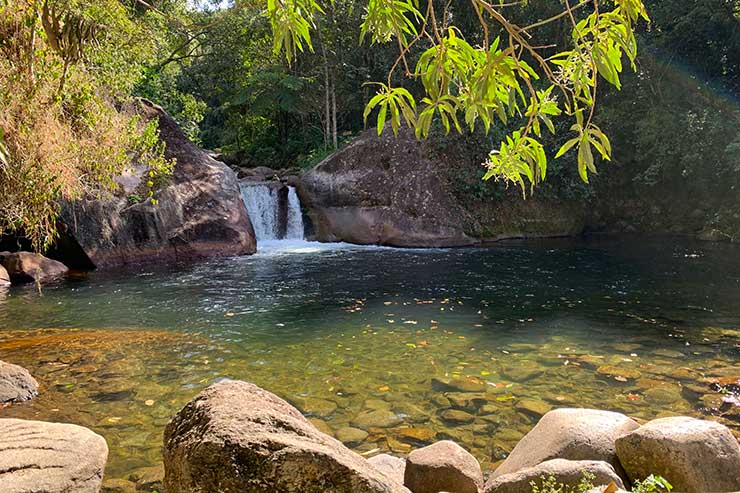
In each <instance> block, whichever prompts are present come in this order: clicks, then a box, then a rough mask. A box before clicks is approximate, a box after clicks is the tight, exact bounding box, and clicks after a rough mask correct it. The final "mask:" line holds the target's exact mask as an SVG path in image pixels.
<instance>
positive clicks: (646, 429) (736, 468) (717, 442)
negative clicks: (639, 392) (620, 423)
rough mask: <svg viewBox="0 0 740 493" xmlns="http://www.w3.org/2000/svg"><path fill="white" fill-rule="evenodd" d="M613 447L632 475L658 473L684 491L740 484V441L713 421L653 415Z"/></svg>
mask: <svg viewBox="0 0 740 493" xmlns="http://www.w3.org/2000/svg"><path fill="white" fill-rule="evenodd" d="M616 450H617V455H618V456H619V460H620V462H621V463H622V466H623V467H624V470H625V471H626V472H627V475H628V476H629V478H630V480H632V481H635V480H643V479H645V478H646V477H647V476H649V475H650V474H657V475H660V476H663V477H664V478H666V479H667V480H668V481H669V482H670V483H671V484H672V485H673V486H674V488H675V490H676V491H682V492H685V493H699V492H707V491H713V492H729V491H738V490H740V445H738V443H737V440H736V439H735V437H734V436H733V435H732V432H730V430H729V429H728V428H726V427H725V426H722V425H721V424H719V423H715V422H713V421H705V420H700V419H694V418H689V417H684V416H678V417H671V418H661V419H655V420H653V421H650V422H648V423H646V424H645V425H643V426H641V427H640V428H638V429H637V430H635V431H633V432H631V433H629V434H627V435H625V436H622V437H620V438H618V439H617V441H616Z"/></svg>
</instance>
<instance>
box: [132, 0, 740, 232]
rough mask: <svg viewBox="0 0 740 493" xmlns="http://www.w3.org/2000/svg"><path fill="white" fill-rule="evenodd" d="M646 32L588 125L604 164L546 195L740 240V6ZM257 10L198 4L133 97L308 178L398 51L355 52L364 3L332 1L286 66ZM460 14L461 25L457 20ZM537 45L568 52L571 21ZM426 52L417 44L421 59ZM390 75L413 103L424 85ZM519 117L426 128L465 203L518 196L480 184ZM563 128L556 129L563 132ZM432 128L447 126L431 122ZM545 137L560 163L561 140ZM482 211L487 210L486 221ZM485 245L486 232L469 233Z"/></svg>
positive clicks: (673, 12) (676, 4)
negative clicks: (464, 130) (594, 127)
mask: <svg viewBox="0 0 740 493" xmlns="http://www.w3.org/2000/svg"><path fill="white" fill-rule="evenodd" d="M645 4H646V7H647V8H648V11H649V14H650V18H651V21H652V22H651V23H650V24H649V25H645V24H641V25H639V28H638V29H639V32H638V40H639V43H640V51H639V56H638V64H637V71H636V72H634V73H633V72H631V71H629V70H627V72H626V74H625V79H624V81H623V82H624V83H623V87H622V89H621V90H616V89H614V88H609V89H608V90H607V91H606V92H605V94H603V95H602V99H601V101H600V105H599V106H598V107H597V114H596V122H597V123H598V124H599V126H601V127H602V128H603V129H604V131H605V132H606V133H607V134H608V135H610V137H611V138H612V140H613V148H614V149H615V152H614V156H613V162H612V163H611V164H608V165H607V164H602V165H601V166H600V168H599V169H600V172H601V174H600V175H599V176H598V177H596V179H595V180H592V185H586V184H584V183H583V182H582V181H581V180H580V179H579V178H578V174H577V172H576V165H575V157H574V156H568V155H566V156H565V157H563V158H561V159H559V160H555V161H553V162H552V163H551V165H550V169H551V171H550V172H549V173H548V180H547V182H546V183H545V184H544V186H542V187H541V190H539V191H538V192H537V193H538V194H539V195H540V198H543V199H545V200H551V201H552V200H556V201H560V202H563V201H573V202H579V203H581V204H588V205H587V206H586V207H588V208H590V209H591V210H592V211H594V214H596V215H597V216H598V217H596V218H591V219H589V220H588V222H590V223H592V224H591V227H593V228H595V229H599V228H611V229H617V230H626V231H632V230H640V231H651V230H655V231H660V232H685V231H687V230H688V231H691V230H695V231H699V230H705V231H706V232H707V235H709V236H712V235H714V236H715V237H717V239H721V238H725V239H727V238H734V237H736V236H737V233H738V231H740V227H738V225H739V224H740V209H739V208H738V206H737V205H733V204H734V203H736V202H737V200H734V199H733V197H737V196H738V195H737V194H738V186H740V4H739V3H738V2H737V1H735V0H647V1H646V2H645ZM466 7H467V5H461V6H460V7H459V8H458V7H456V6H455V4H454V2H453V4H452V5H451V7H450V8H451V12H452V16H453V18H454V22H455V24H456V25H458V26H460V27H461V29H462V30H463V31H464V34H465V36H466V37H467V38H468V40H469V41H470V42H471V43H475V42H476V41H480V40H479V39H478V38H480V37H481V36H482V34H481V32H480V28H479V26H478V24H477V20H476V19H475V18H473V16H474V14H473V13H472V10H471V9H469V8H466ZM261 8H262V5H261V3H260V2H252V3H250V2H245V3H242V2H239V3H238V8H233V7H232V8H227V9H212V8H210V9H209V7H208V5H201V6H200V8H199V9H198V10H197V11H195V12H191V13H189V14H188V17H189V22H192V23H194V24H197V25H200V26H203V28H202V29H197V30H194V31H191V32H190V33H189V34H188V35H187V36H183V37H178V39H177V40H176V41H175V40H172V41H171V42H170V46H176V49H175V50H173V51H172V52H171V53H170V54H169V55H168V56H166V57H164V58H162V57H160V60H161V61H159V62H158V63H157V64H156V65H153V66H151V67H149V68H148V69H147V71H146V76H145V77H144V78H143V79H142V80H141V82H140V83H139V84H138V85H137V87H136V89H135V91H134V92H135V93H136V94H140V95H143V96H146V97H148V98H151V99H153V100H154V101H157V102H159V103H161V104H163V105H164V106H165V107H166V108H167V109H168V110H169V111H171V112H172V113H173V114H174V115H176V117H177V119H178V120H179V121H180V122H181V123H182V124H183V126H184V127H185V128H187V129H188V130H189V134H190V136H191V138H193V139H194V140H196V141H198V142H199V143H201V144H202V145H203V146H205V147H207V148H211V149H216V150H218V151H219V152H221V153H222V154H223V156H224V157H225V159H226V160H227V162H229V163H230V164H233V165H237V166H246V167H249V166H269V167H272V168H284V167H291V166H296V167H300V168H307V167H310V166H312V165H314V164H316V163H318V162H319V161H320V160H321V159H322V158H324V157H325V156H327V155H328V154H329V153H331V152H332V151H333V150H334V149H335V148H336V147H341V146H342V145H343V144H344V143H346V142H348V141H349V140H351V139H352V138H353V136H355V135H357V134H358V133H359V132H361V131H362V130H363V129H364V128H365V127H366V125H365V122H364V121H363V115H362V113H363V109H364V107H365V105H366V103H367V101H368V100H369V98H370V97H372V95H373V92H374V89H373V87H372V86H369V85H367V83H368V82H370V81H377V80H383V79H384V77H385V75H386V74H387V70H388V67H389V65H391V64H392V63H393V61H394V60H395V57H396V55H397V49H396V47H395V46H387V45H374V46H370V44H369V43H364V44H362V45H358V43H357V41H358V39H359V36H360V33H359V25H360V23H361V20H362V15H363V8H362V2H356V1H350V0H337V1H335V2H334V3H333V4H332V5H331V6H330V8H329V10H328V11H327V15H326V16H325V17H324V18H322V21H321V22H322V23H321V24H320V25H319V26H318V29H317V36H316V38H317V42H316V45H315V50H314V52H313V53H311V52H305V53H299V54H298V57H297V59H296V61H295V63H293V64H291V65H290V66H289V65H288V64H287V63H286V62H285V60H284V58H283V57H282V56H281V55H275V54H273V52H272V50H271V43H272V37H271V31H270V26H269V23H268V20H267V19H266V18H265V17H263V16H261V15H260V12H261ZM561 8H562V6H561V5H560V3H559V2H552V1H549V0H534V1H531V2H528V3H527V4H526V5H522V6H521V7H514V8H510V9H508V10H507V13H508V14H509V15H510V19H511V20H512V21H513V22H516V23H519V24H520V25H525V24H528V23H531V22H535V21H537V20H539V19H544V18H548V17H549V16H550V15H553V13H557V12H559V11H560V9H561ZM465 16H468V17H469V18H466V17H465ZM542 37H543V39H549V40H555V41H557V42H558V43H560V44H561V45H567V44H568V42H569V40H568V37H569V30H568V26H567V24H560V25H558V24H554V25H551V26H548V27H547V32H543V33H542ZM422 49H423V46H419V48H418V51H417V52H416V53H412V58H413V55H418V53H419V52H420V51H421V50H422ZM402 77H403V76H402V74H401V75H397V80H396V81H395V82H396V83H402V84H405V85H406V87H408V88H409V89H410V90H412V92H415V94H418V93H419V90H420V88H419V87H415V85H414V83H412V82H411V81H408V80H403V79H402ZM520 124H521V121H512V122H511V126H510V128H498V129H494V130H493V131H491V132H490V133H489V134H488V135H486V134H485V133H484V132H483V131H482V130H478V131H476V132H475V133H474V134H472V135H470V134H463V135H452V134H451V135H450V136H445V135H444V132H443V131H442V130H441V128H437V130H436V132H434V133H433V136H432V139H431V140H432V141H433V145H432V146H431V147H432V148H433V149H437V150H439V151H440V156H441V161H442V162H444V163H445V164H446V166H447V170H446V172H447V174H448V178H449V179H450V182H451V183H454V184H455V186H456V188H457V191H458V194H459V195H460V196H461V200H463V201H467V202H468V203H469V207H470V209H475V208H476V205H475V203H476V202H480V201H492V200H493V201H495V200H496V199H501V198H502V197H506V198H507V199H508V200H510V201H514V200H518V198H517V197H516V195H517V194H516V192H515V191H511V190H505V185H504V184H502V183H496V182H494V181H493V180H491V181H489V182H484V181H482V180H481V178H482V176H483V175H484V172H485V170H484V169H483V167H482V166H481V165H480V163H482V162H483V161H484V160H485V158H486V156H487V154H488V153H489V152H490V150H491V149H493V148H496V147H497V146H498V142H499V141H500V140H501V138H502V137H503V136H504V135H506V133H507V132H509V131H510V130H511V129H512V128H516V126H518V125H520ZM561 125H563V126H565V125H566V123H565V122H562V124H561ZM440 127H441V125H440ZM558 130H559V131H558V133H557V135H558V136H559V137H550V141H549V142H548V141H547V140H546V144H549V145H548V147H549V148H548V152H549V153H551V155H552V154H554V152H555V151H556V150H557V148H558V147H559V146H560V145H561V144H562V142H563V141H564V140H565V135H566V134H567V128H559V129H558ZM481 212H482V213H483V214H485V213H486V212H485V211H481ZM477 233H478V234H485V231H478V232H477Z"/></svg>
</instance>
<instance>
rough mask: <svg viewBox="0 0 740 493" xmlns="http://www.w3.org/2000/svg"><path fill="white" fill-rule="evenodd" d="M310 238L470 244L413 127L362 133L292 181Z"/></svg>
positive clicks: (457, 211) (420, 244)
mask: <svg viewBox="0 0 740 493" xmlns="http://www.w3.org/2000/svg"><path fill="white" fill-rule="evenodd" d="M298 193H299V195H300V198H301V202H302V203H303V205H304V206H306V207H307V208H308V210H309V216H310V218H311V221H312V223H313V226H314V232H315V235H316V238H317V239H318V240H320V241H347V242H350V243H358V244H381V245H392V246H400V247H444V246H463V245H471V244H474V243H475V242H476V240H475V239H473V238H470V237H469V236H468V235H466V234H465V232H464V231H463V226H462V224H461V221H460V217H461V216H462V214H464V211H463V210H461V208H460V206H459V205H458V204H457V203H456V202H455V199H454V197H453V196H452V195H451V194H450V193H449V192H448V191H447V190H446V189H445V187H444V184H443V182H442V181H441V180H440V178H439V176H438V173H437V170H436V165H435V163H433V162H432V161H431V160H429V159H428V158H427V157H426V156H425V155H424V152H423V149H422V146H421V144H420V143H419V142H418V141H417V140H416V138H415V137H414V135H413V132H411V131H408V130H402V131H401V132H400V133H399V136H398V138H394V137H393V132H391V131H390V129H388V131H386V132H383V135H382V136H380V137H378V136H377V132H376V131H375V130H371V131H368V132H365V133H364V134H362V135H361V136H360V137H358V138H357V139H356V140H355V141H354V142H352V143H351V144H350V145H349V146H347V147H346V148H344V149H342V150H340V151H338V152H336V153H334V154H333V155H331V156H330V157H329V158H327V159H326V160H325V161H323V162H322V163H321V164H319V165H318V166H316V167H315V168H313V169H312V170H310V171H308V172H307V173H305V174H304V175H303V177H302V178H301V182H300V183H299V186H298Z"/></svg>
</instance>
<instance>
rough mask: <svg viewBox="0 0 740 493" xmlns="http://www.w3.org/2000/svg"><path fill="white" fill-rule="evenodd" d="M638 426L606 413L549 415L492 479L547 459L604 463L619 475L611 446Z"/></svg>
mask: <svg viewBox="0 0 740 493" xmlns="http://www.w3.org/2000/svg"><path fill="white" fill-rule="evenodd" d="M638 426H639V425H638V424H637V423H636V422H635V421H633V420H632V419H630V418H628V417H627V416H625V415H623V414H619V413H614V412H609V411H597V410H593V409H556V410H554V411H550V412H548V413H547V414H545V415H544V416H543V417H542V419H541V420H540V421H539V422H538V423H537V425H536V426H535V427H534V428H533V429H532V431H530V432H529V433H527V435H525V436H524V438H522V440H521V441H520V442H519V443H518V444H517V445H516V447H514V450H512V451H511V454H510V455H509V457H508V458H507V459H506V460H505V461H504V462H503V463H502V464H501V465H500V466H499V467H498V468H497V469H496V470H495V471H494V473H493V476H494V477H498V476H502V475H504V474H509V473H513V472H517V471H519V470H521V469H524V468H526V467H532V466H535V465H537V464H539V463H541V462H544V461H547V460H550V459H568V460H598V461H605V462H608V463H609V464H611V465H612V466H613V467H614V468H615V470H616V471H617V473H618V474H622V473H623V471H622V468H621V466H620V464H619V460H618V459H617V455H616V450H615V447H614V442H615V440H616V439H617V438H619V437H621V436H623V435H626V434H627V433H629V432H631V431H633V430H635V429H637V428H638Z"/></svg>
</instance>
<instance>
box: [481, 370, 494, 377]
mask: <svg viewBox="0 0 740 493" xmlns="http://www.w3.org/2000/svg"><path fill="white" fill-rule="evenodd" d="M480 374H481V375H482V376H484V377H485V376H486V375H490V374H491V372H490V371H486V370H481V372H480Z"/></svg>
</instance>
